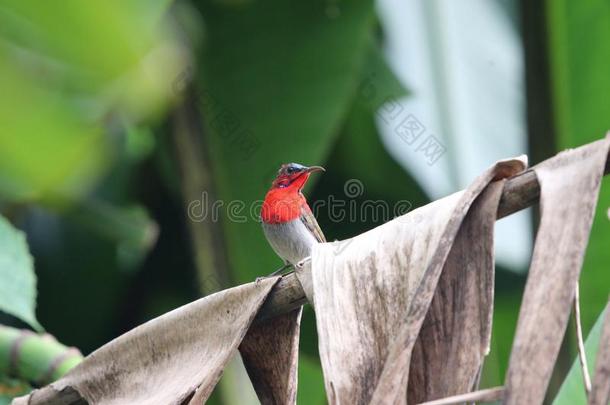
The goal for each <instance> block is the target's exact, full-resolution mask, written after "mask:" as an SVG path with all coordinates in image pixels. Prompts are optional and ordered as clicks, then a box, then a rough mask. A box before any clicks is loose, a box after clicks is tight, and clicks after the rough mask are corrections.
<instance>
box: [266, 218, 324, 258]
mask: <svg viewBox="0 0 610 405" xmlns="http://www.w3.org/2000/svg"><path fill="white" fill-rule="evenodd" d="M263 231H264V232H265V236H266V237H267V240H268V241H269V244H270V245H271V247H272V248H273V250H274V251H275V253H277V255H278V256H279V257H281V258H282V259H283V260H285V261H287V262H288V263H291V264H293V265H294V264H297V263H298V262H300V261H301V260H303V259H304V258H306V257H307V256H309V255H310V254H311V248H312V246H313V245H314V244H316V243H318V242H317V241H316V239H315V238H314V236H313V235H312V234H311V232H309V230H308V229H307V227H306V226H305V224H303V222H301V220H300V219H299V218H297V219H294V220H292V221H289V222H284V223H281V224H266V223H264V222H263Z"/></svg>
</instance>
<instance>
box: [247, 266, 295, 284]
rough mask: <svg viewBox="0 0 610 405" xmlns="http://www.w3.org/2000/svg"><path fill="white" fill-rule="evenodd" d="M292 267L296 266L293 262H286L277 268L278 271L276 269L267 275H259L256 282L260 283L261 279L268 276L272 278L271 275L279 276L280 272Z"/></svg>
mask: <svg viewBox="0 0 610 405" xmlns="http://www.w3.org/2000/svg"><path fill="white" fill-rule="evenodd" d="M291 267H294V266H293V265H292V264H285V265H284V266H282V267H280V268H279V269H277V270H276V271H274V272H273V273H271V274H268V275H266V276H261V277H257V278H256V280H255V282H256V283H257V284H258V283H259V282H260V281H261V280H264V279H266V278H270V277H273V276H277V275H278V274H281V273H283V272H284V270H287V269H289V268H291Z"/></svg>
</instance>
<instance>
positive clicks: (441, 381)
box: [407, 180, 504, 403]
mask: <svg viewBox="0 0 610 405" xmlns="http://www.w3.org/2000/svg"><path fill="white" fill-rule="evenodd" d="M503 186H504V180H502V181H499V182H495V183H491V184H490V185H489V186H488V187H487V189H486V190H485V191H484V192H483V193H482V194H481V195H480V196H479V197H478V198H477V199H476V200H475V202H474V203H473V204H472V207H471V208H470V212H469V213H468V214H467V216H466V218H465V219H464V222H463V223H462V226H461V227H460V230H459V232H458V235H457V237H456V239H455V242H454V243H453V246H452V248H451V252H450V253H449V256H448V258H447V261H446V262H445V266H444V268H443V271H442V274H441V277H440V279H439V282H438V286H437V288H436V292H435V294H434V298H433V299H432V303H431V304H430V308H429V310H428V313H427V315H426V318H425V320H424V323H423V325H422V327H421V331H420V333H419V336H418V338H417V341H416V343H415V346H414V347H413V353H412V355H411V365H410V370H409V386H408V394H407V398H408V403H419V402H424V401H430V400H432V399H437V398H444V397H448V396H451V395H458V394H462V393H464V392H468V391H470V390H471V389H473V388H474V387H475V385H476V378H477V375H478V373H479V370H480V369H481V366H482V363H483V358H484V356H485V355H487V353H488V352H489V344H490V339H491V320H492V312H493V311H492V309H493V291H494V256H493V230H494V224H495V220H496V212H497V208H498V202H499V200H500V195H501V194H502V189H503Z"/></svg>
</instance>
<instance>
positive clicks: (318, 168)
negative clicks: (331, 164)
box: [305, 166, 326, 173]
mask: <svg viewBox="0 0 610 405" xmlns="http://www.w3.org/2000/svg"><path fill="white" fill-rule="evenodd" d="M305 171H306V172H307V173H313V172H325V171H326V169H324V168H323V167H322V166H309V167H308V168H307V169H305Z"/></svg>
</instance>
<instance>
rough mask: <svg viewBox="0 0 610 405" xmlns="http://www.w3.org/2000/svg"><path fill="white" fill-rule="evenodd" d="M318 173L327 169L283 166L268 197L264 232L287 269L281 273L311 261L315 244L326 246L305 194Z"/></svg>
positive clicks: (294, 164) (289, 164) (262, 218)
mask: <svg viewBox="0 0 610 405" xmlns="http://www.w3.org/2000/svg"><path fill="white" fill-rule="evenodd" d="M316 171H324V168H323V167H321V166H310V167H307V166H303V165H300V164H298V163H286V164H283V165H282V166H281V167H280V170H279V171H278V173H277V176H276V178H275V180H273V183H272V184H271V188H270V189H269V191H268V192H267V195H266V196H265V201H264V202H263V207H262V210H261V220H262V223H263V231H264V233H265V237H266V238H267V240H268V241H269V244H270V245H271V247H272V248H273V250H274V251H275V253H277V255H278V256H279V257H280V258H281V259H282V260H283V261H284V263H285V264H286V265H287V266H284V267H282V268H281V269H279V270H278V271H277V272H279V271H281V270H283V269H285V268H286V267H288V265H292V266H297V264H298V263H299V262H300V261H302V260H303V259H305V258H307V257H309V255H310V252H311V248H312V246H313V245H314V244H316V243H320V242H326V239H325V238H324V234H323V233H322V231H321V230H320V226H319V225H318V222H317V221H316V218H315V217H314V216H313V214H312V212H311V209H310V208H309V205H307V200H305V196H304V195H303V193H302V190H303V186H305V183H307V180H308V179H309V176H310V175H311V173H313V172H316ZM277 272H275V273H277ZM275 273H273V274H275Z"/></svg>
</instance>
